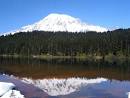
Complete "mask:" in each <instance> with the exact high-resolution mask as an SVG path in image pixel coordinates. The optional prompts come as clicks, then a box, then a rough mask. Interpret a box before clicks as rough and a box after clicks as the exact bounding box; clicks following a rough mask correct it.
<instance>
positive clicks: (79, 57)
mask: <svg viewBox="0 0 130 98" xmlns="http://www.w3.org/2000/svg"><path fill="white" fill-rule="evenodd" d="M0 57H5V58H6V57H7V58H8V57H13V58H36V59H71V58H75V59H88V60H89V59H95V60H101V59H104V60H125V59H128V60H130V56H124V55H117V56H116V55H112V54H108V55H105V56H100V55H78V56H62V55H61V56H53V55H16V54H15V55H0Z"/></svg>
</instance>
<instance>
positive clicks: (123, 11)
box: [0, 0, 130, 32]
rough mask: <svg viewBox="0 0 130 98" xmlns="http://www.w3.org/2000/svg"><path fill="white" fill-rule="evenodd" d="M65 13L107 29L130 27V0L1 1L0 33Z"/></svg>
mask: <svg viewBox="0 0 130 98" xmlns="http://www.w3.org/2000/svg"><path fill="white" fill-rule="evenodd" d="M50 13H62V14H68V15H71V16H74V17H76V18H80V19H81V20H82V21H84V22H87V23H90V24H94V25H100V26H103V27H107V28H116V27H117V26H118V27H120V28H128V27H130V0H0V32H7V31H10V30H15V29H18V28H20V27H22V26H25V25H28V24H32V23H34V22H37V21H39V20H41V19H42V18H44V17H45V16H47V15H48V14H50Z"/></svg>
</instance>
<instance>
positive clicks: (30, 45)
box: [0, 29, 130, 56]
mask: <svg viewBox="0 0 130 98" xmlns="http://www.w3.org/2000/svg"><path fill="white" fill-rule="evenodd" d="M16 54H17V55H53V56H80V55H101V56H105V55H108V54H113V55H125V56H129V55H130V29H118V30H115V31H108V32H105V33H96V32H86V33H82V32H81V33H70V32H44V31H33V32H20V33H16V34H14V35H11V34H10V35H7V36H1V37H0V55H16Z"/></svg>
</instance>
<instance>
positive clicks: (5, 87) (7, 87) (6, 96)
mask: <svg viewBox="0 0 130 98" xmlns="http://www.w3.org/2000/svg"><path fill="white" fill-rule="evenodd" d="M14 88H15V85H14V84H13V83H5V82H0V98H25V97H24V95H22V94H21V93H20V91H17V90H13V89H14Z"/></svg>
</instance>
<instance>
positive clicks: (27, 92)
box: [0, 75, 48, 98]
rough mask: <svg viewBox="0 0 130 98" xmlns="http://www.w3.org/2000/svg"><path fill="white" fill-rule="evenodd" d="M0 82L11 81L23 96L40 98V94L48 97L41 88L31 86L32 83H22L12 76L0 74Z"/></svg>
mask: <svg viewBox="0 0 130 98" xmlns="http://www.w3.org/2000/svg"><path fill="white" fill-rule="evenodd" d="M0 82H8V83H13V84H14V85H15V86H16V89H18V90H19V91H20V92H21V94H23V95H24V96H25V98H40V97H41V96H43V97H45V98H46V97H48V94H46V93H45V92H44V91H43V90H41V89H39V88H37V87H35V86H33V85H32V84H26V83H23V82H22V81H20V80H18V79H16V78H14V77H13V76H8V75H0Z"/></svg>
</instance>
